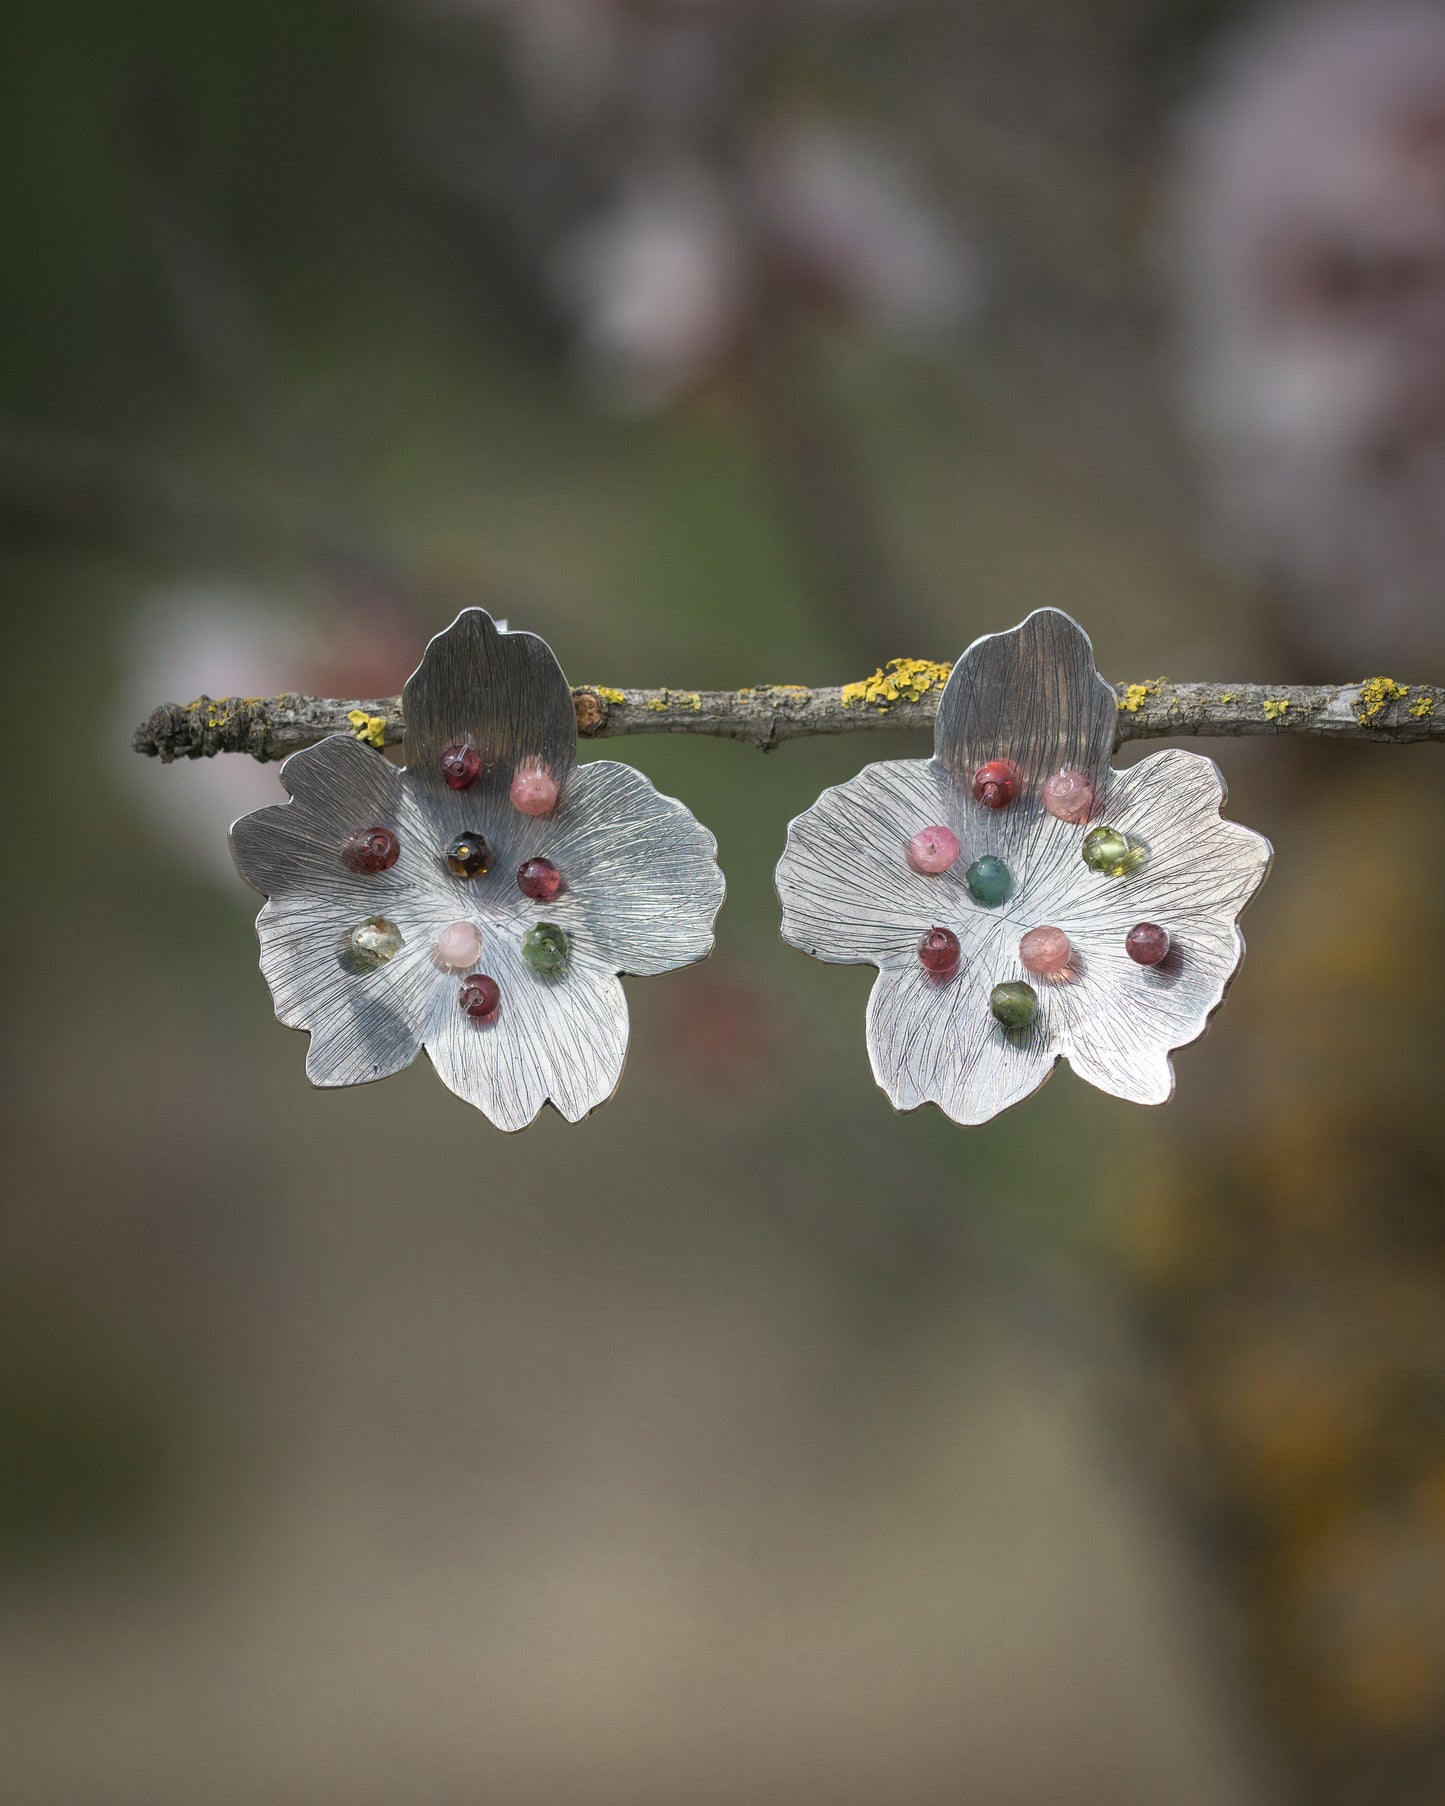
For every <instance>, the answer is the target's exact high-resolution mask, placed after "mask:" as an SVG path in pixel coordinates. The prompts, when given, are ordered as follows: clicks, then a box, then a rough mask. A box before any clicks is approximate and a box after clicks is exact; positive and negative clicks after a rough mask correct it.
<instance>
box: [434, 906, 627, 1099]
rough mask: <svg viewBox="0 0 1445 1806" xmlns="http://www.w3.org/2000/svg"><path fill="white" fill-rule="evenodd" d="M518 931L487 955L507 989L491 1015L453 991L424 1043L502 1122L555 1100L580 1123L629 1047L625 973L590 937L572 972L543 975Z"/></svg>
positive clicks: (607, 1088) (609, 1087) (613, 1080)
mask: <svg viewBox="0 0 1445 1806" xmlns="http://www.w3.org/2000/svg"><path fill="white" fill-rule="evenodd" d="M520 948H521V936H520V933H518V932H506V933H499V934H496V935H494V936H493V938H492V942H491V945H490V947H489V948H488V950H487V956H486V959H485V961H484V964H485V966H486V969H487V971H488V972H489V973H490V974H491V976H492V977H493V978H495V979H496V981H497V984H498V986H499V987H500V989H501V1002H500V1004H499V1006H498V1010H497V1015H496V1018H495V1020H494V1021H492V1022H488V1023H477V1022H473V1021H471V1020H470V1018H469V1017H467V1016H466V1015H465V1014H463V1012H462V1011H461V1009H460V1008H459V1007H458V1005H457V1002H456V998H455V995H452V996H449V997H447V998H446V999H445V1000H444V1002H443V1004H442V1007H441V1008H439V1009H438V1010H437V1012H436V1015H435V1017H434V1019H433V1021H432V1024H431V1026H430V1029H429V1030H428V1033H427V1039H426V1050H427V1053H428V1055H429V1056H430V1057H431V1062H432V1064H433V1065H434V1066H435V1067H436V1069H437V1073H438V1075H439V1076H440V1078H441V1080H442V1082H443V1083H444V1084H445V1085H446V1086H447V1087H448V1088H449V1089H450V1090H452V1091H454V1092H455V1093H456V1095H457V1096H458V1097H460V1098H463V1099H464V1100H465V1101H466V1102H467V1103H469V1104H474V1105H475V1106H476V1107H477V1108H478V1109H479V1110H481V1111H482V1112H483V1114H484V1115H485V1116H486V1117H487V1118H488V1119H489V1120H490V1121H491V1122H493V1123H495V1124H496V1126H497V1127H498V1128H499V1129H506V1130H514V1129H525V1128H526V1126H527V1124H528V1123H530V1122H531V1121H532V1120H533V1119H534V1118H535V1117H536V1115H537V1113H538V1112H539V1111H540V1110H541V1108H542V1106H543V1104H545V1103H547V1102H549V1101H550V1102H551V1103H552V1104H554V1105H555V1106H556V1108H557V1110H558V1111H559V1112H560V1113H561V1115H562V1116H564V1117H565V1118H566V1119H567V1121H568V1122H580V1121H581V1120H582V1118H583V1117H584V1116H586V1115H588V1114H589V1112H591V1111H592V1110H595V1109H596V1108H597V1106H598V1105H599V1104H603V1103H605V1102H606V1101H607V1099H608V1098H609V1097H611V1096H612V1093H613V1092H614V1091H615V1090H616V1089H617V1085H618V1081H619V1080H620V1079H621V1077H622V1065H623V1061H624V1059H625V1058H626V1055H627V1027H628V1018H627V999H626V997H625V995H624V994H623V990H622V985H621V982H620V981H619V980H618V979H617V977H616V976H615V975H614V974H613V973H612V972H610V971H608V970H607V969H606V966H605V965H604V964H603V963H602V962H601V961H600V959H599V958H598V956H597V955H596V954H595V953H594V952H593V951H592V950H590V949H589V948H588V947H587V945H586V943H585V941H583V940H580V939H579V940H574V941H573V943H572V958H571V964H570V966H569V968H568V971H567V973H566V975H565V977H562V978H556V979H546V978H541V977H539V976H538V975H537V974H536V973H535V972H533V971H532V969H531V968H530V967H529V966H528V965H527V964H526V962H525V961H524V960H523V959H522V957H521V951H520Z"/></svg>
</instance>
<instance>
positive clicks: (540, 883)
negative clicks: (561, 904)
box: [517, 859, 567, 903]
mask: <svg viewBox="0 0 1445 1806" xmlns="http://www.w3.org/2000/svg"><path fill="white" fill-rule="evenodd" d="M566 888H567V880H566V879H565V878H564V877H563V876H562V874H561V872H559V871H558V870H557V868H556V866H555V865H553V863H552V861H551V860H550V859H529V860H528V861H527V862H526V864H525V865H523V866H522V867H521V869H520V870H519V871H518V873H517V889H518V890H519V891H521V893H522V895H523V896H524V897H531V898H532V900H533V902H535V903H550V902H551V901H552V899H553V898H554V897H560V896H561V894H562V892H563V891H564V890H566Z"/></svg>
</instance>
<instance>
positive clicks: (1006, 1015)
mask: <svg viewBox="0 0 1445 1806" xmlns="http://www.w3.org/2000/svg"><path fill="white" fill-rule="evenodd" d="M988 1007H989V1008H990V1009H991V1010H992V1011H993V1013H994V1017H995V1019H996V1020H997V1021H999V1022H1001V1023H1002V1024H1003V1025H1004V1027H1005V1028H1027V1027H1028V1026H1029V1024H1030V1023H1031V1022H1032V1021H1033V1019H1034V1017H1035V1016H1037V1015H1038V1013H1039V994H1038V992H1037V991H1036V990H1035V989H1034V987H1033V986H1032V985H1026V984H1025V983H1024V982H1023V980H1022V979H1021V978H1015V979H1011V980H1010V981H1009V982H1008V983H1007V984H1001V985H995V986H994V988H993V989H992V990H991V991H990V992H989V994H988Z"/></svg>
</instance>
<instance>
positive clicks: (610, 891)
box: [533, 759, 724, 975]
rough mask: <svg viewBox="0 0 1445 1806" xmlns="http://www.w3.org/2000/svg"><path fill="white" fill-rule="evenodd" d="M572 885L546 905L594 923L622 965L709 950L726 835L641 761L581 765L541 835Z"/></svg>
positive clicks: (595, 933)
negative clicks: (721, 837)
mask: <svg viewBox="0 0 1445 1806" xmlns="http://www.w3.org/2000/svg"><path fill="white" fill-rule="evenodd" d="M541 846H542V850H543V852H544V853H545V854H546V856H547V858H549V859H551V860H552V861H553V862H554V863H555V864H556V865H557V866H558V867H559V868H560V870H561V871H562V872H563V874H564V876H565V878H566V882H567V889H566V890H565V891H564V892H563V894H562V895H561V896H560V897H559V898H558V899H557V900H556V901H555V902H554V903H550V904H547V905H546V906H545V907H544V908H541V907H535V908H534V911H533V913H540V914H542V915H545V916H546V918H547V919H548V920H549V921H555V922H557V923H559V924H560V925H561V926H562V927H563V928H565V929H567V930H568V931H569V932H571V931H573V929H574V928H576V927H582V928H584V929H586V930H588V931H589V932H590V934H591V936H592V941H593V945H594V946H595V948H596V951H597V957H598V958H599V960H601V961H602V962H603V963H606V964H608V965H610V966H611V968H612V970H613V971H614V972H630V973H636V974H639V975H647V974H652V973H657V972H668V971H671V970H673V969H674V968H675V967H677V966H688V965H692V964H693V963H694V962H695V961H697V960H700V959H705V958H706V957H707V955H708V954H709V953H710V952H711V951H712V947H713V921H714V918H715V917H716V915H717V912H718V910H719V909H720V908H721V907H722V901H723V893H724V883H723V875H722V872H721V870H720V869H719V867H718V863H717V842H716V841H715V840H714V839H713V837H712V835H711V834H710V833H709V832H708V830H707V829H706V828H705V827H703V825H702V823H701V822H699V821H698V819H697V818H696V816H694V815H693V813H692V811H691V810H690V809H688V808H687V807H686V806H685V805H684V804H682V803H680V802H678V801H677V800H676V799H675V798H674V797H670V796H663V795H662V794H661V793H660V792H659V791H658V790H657V789H656V787H655V786H654V785H653V783H652V781H651V779H649V778H648V777H646V776H645V775H644V774H643V773H642V772H640V771H637V770H636V769H635V768H634V767H633V766H631V765H622V764H619V763H618V762H617V761H616V760H613V759H598V760H595V761H593V762H591V763H589V764H586V765H581V766H579V767H578V768H577V770H576V771H575V772H574V773H573V775H572V779H571V782H570V783H569V784H568V787H567V806H566V809H565V811H564V812H563V814H562V815H561V816H560V817H559V819H558V821H557V823H556V825H555V829H554V831H553V832H552V833H551V834H548V835H546V836H544V837H543V839H542V841H541Z"/></svg>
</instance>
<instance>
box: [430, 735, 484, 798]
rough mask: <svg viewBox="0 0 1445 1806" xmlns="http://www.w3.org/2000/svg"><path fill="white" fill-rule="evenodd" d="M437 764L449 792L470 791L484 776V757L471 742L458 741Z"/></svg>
mask: <svg viewBox="0 0 1445 1806" xmlns="http://www.w3.org/2000/svg"><path fill="white" fill-rule="evenodd" d="M437 762H438V764H439V765H440V766H441V772H442V776H443V777H444V778H445V779H446V783H447V789H448V790H470V789H471V787H472V785H473V784H475V783H476V781H477V779H478V778H479V777H480V776H481V775H482V755H481V754H480V753H479V752H478V751H477V749H476V747H475V746H473V745H472V743H471V741H470V740H458V741H457V743H456V745H455V746H449V747H448V748H447V749H446V751H445V752H444V753H443V754H442V756H441V758H440V759H439V760H438V761H437Z"/></svg>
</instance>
